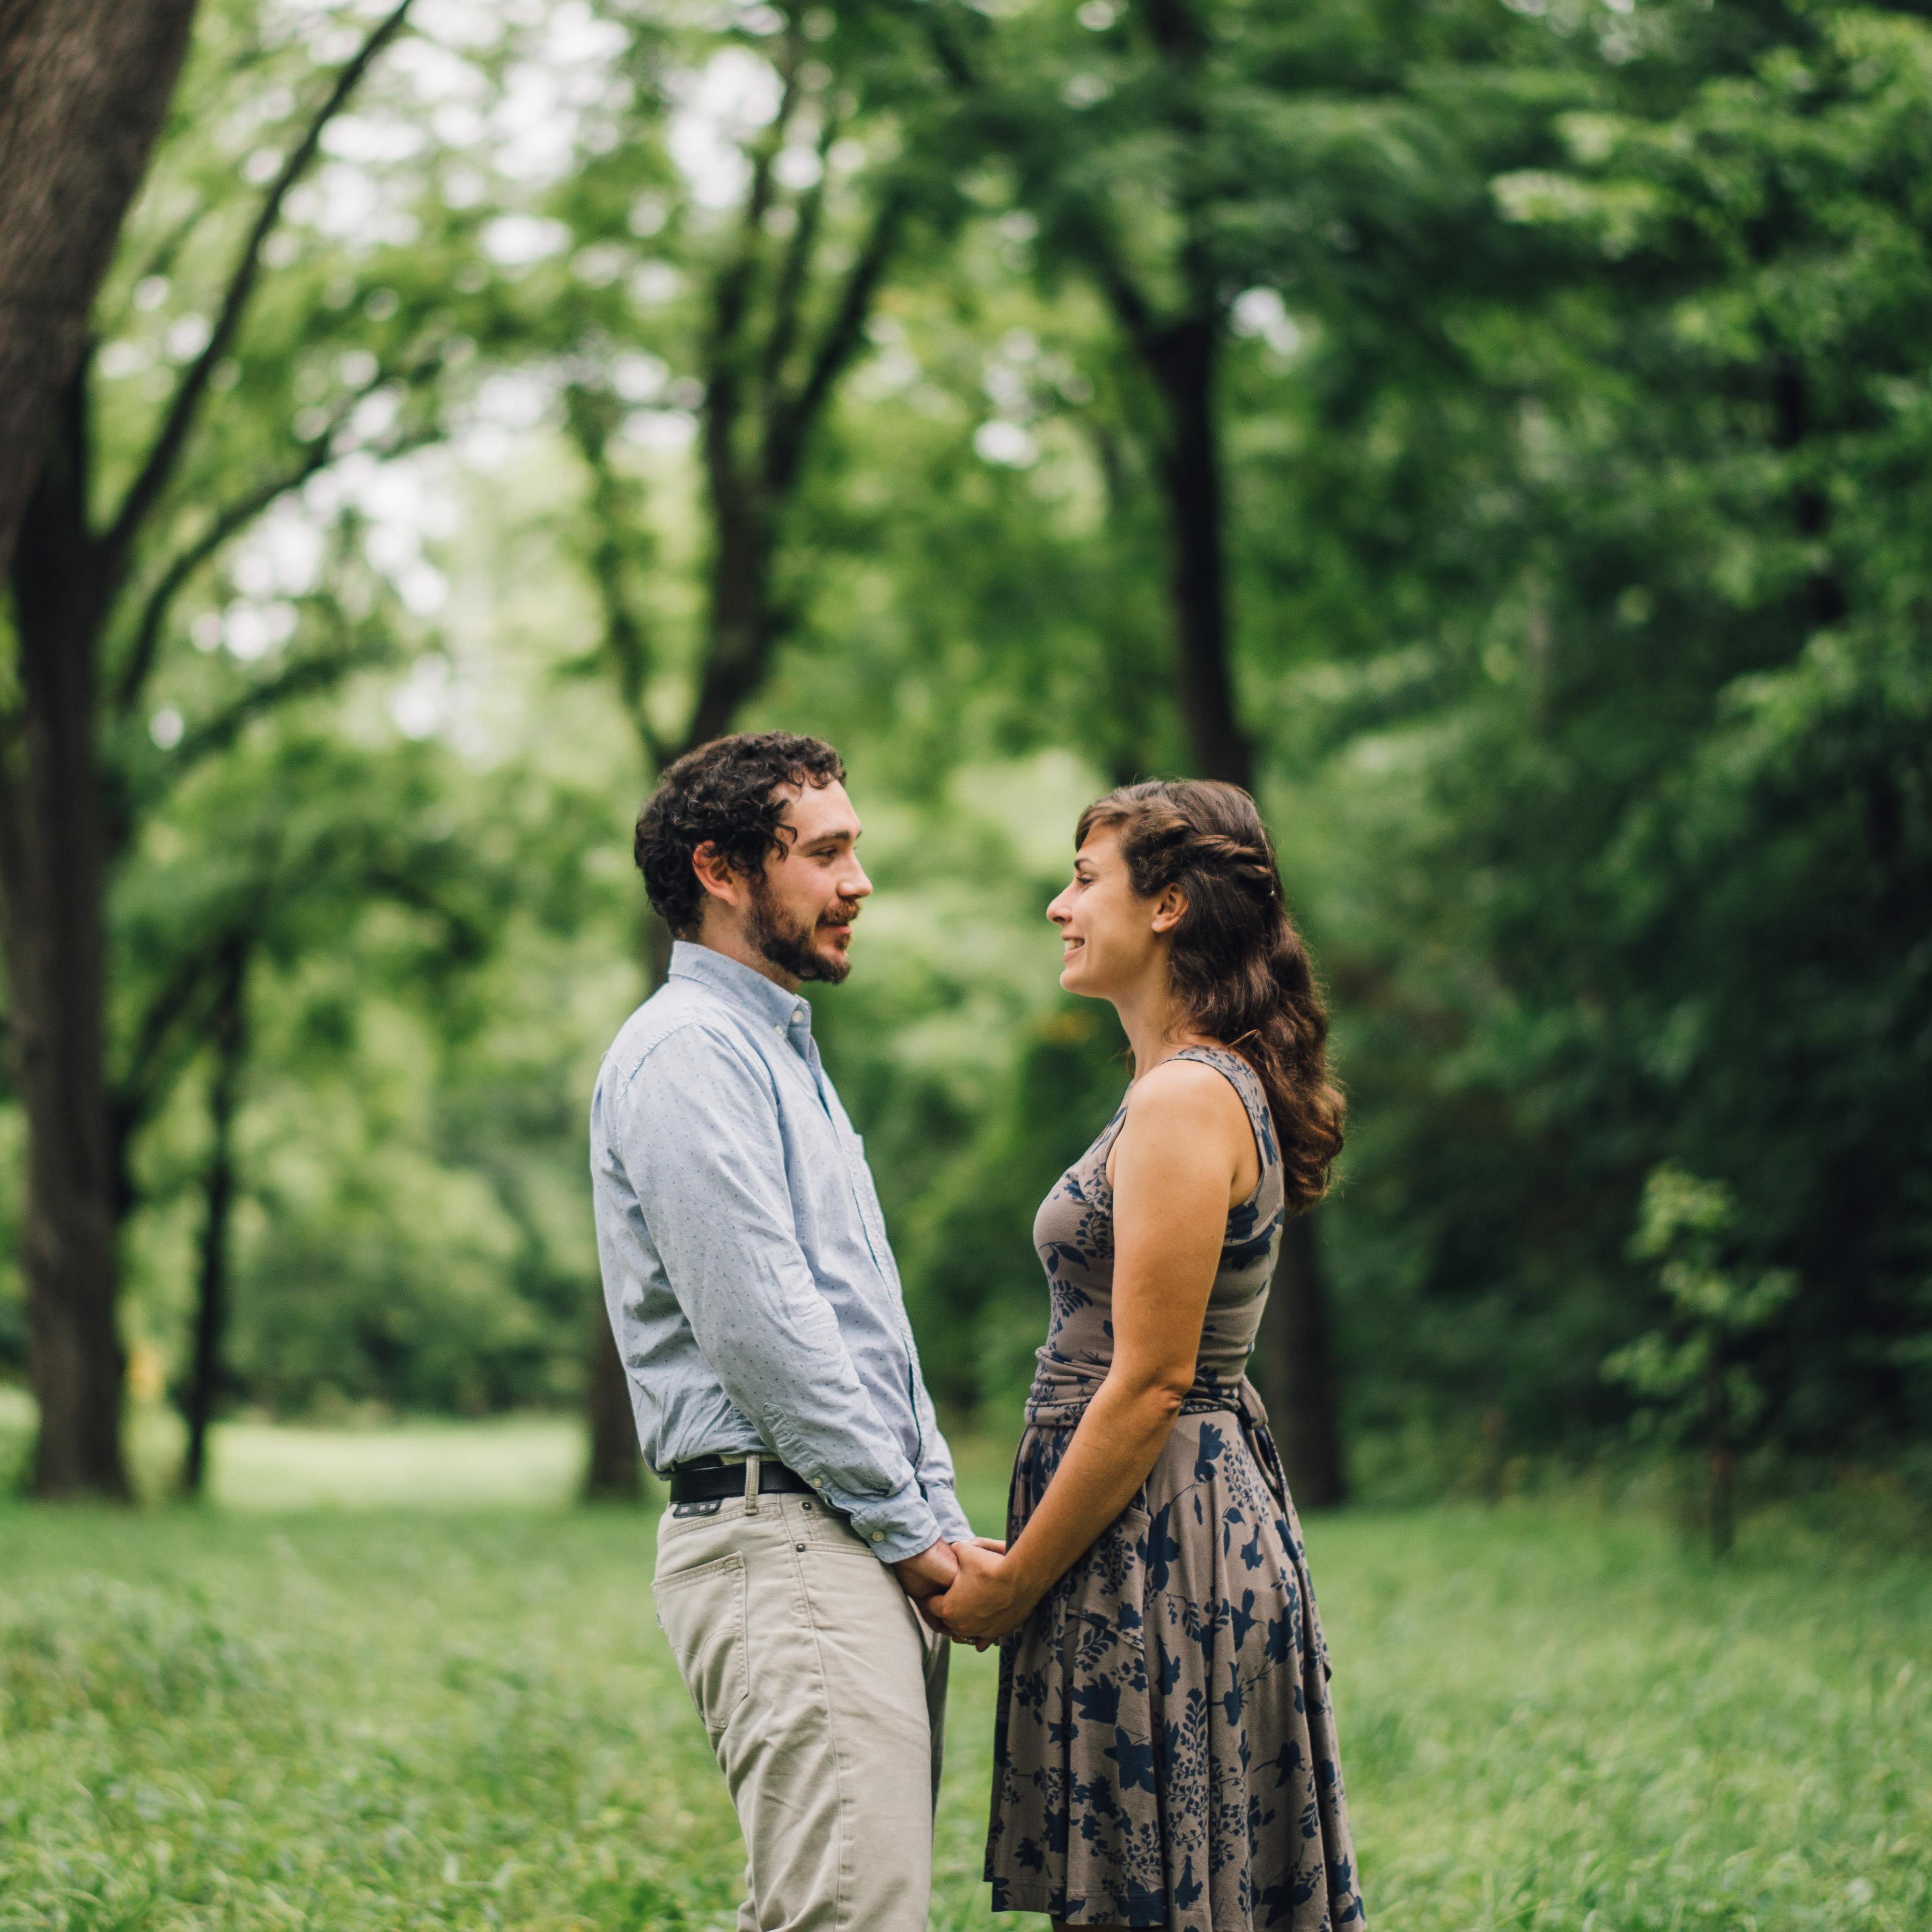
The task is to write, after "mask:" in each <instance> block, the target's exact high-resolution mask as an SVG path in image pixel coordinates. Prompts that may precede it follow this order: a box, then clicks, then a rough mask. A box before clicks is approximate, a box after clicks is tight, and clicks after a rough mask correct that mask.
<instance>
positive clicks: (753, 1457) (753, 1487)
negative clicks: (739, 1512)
mask: <svg viewBox="0 0 1932 1932" xmlns="http://www.w3.org/2000/svg"><path fill="white" fill-rule="evenodd" d="M757 1513H758V1457H757V1452H756V1451H754V1452H753V1453H752V1454H750V1455H748V1456H747V1457H745V1514H746V1515H747V1516H756V1515H757Z"/></svg>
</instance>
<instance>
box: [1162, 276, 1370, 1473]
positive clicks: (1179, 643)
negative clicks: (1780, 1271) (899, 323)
mask: <svg viewBox="0 0 1932 1932" xmlns="http://www.w3.org/2000/svg"><path fill="white" fill-rule="evenodd" d="M1219 357H1220V324H1219V322H1218V320H1216V319H1215V318H1214V317H1212V316H1211V315H1202V316H1195V317H1189V318H1187V319H1186V320H1183V321H1181V322H1178V323H1175V324H1173V325H1172V326H1169V327H1168V328H1167V329H1164V330H1163V331H1162V332H1161V333H1160V338H1159V341H1158V343H1157V345H1156V346H1155V347H1154V350H1153V353H1152V354H1151V356H1149V358H1148V359H1149V362H1150V365H1151V368H1150V373H1151V374H1152V375H1153V377H1154V380H1155V383H1156V384H1157V386H1158V387H1159V389H1160V393H1161V396H1162V399H1163V403H1164V404H1165V407H1166V418H1167V422H1166V430H1167V439H1166V448H1165V449H1164V450H1163V452H1162V462H1161V472H1162V482H1163V498H1164V499H1165V508H1166V517H1167V527H1168V588H1169V598H1170V601H1171V602H1172V606H1173V611H1174V634H1175V690H1176V693H1177V695H1178V699H1179V702H1180V707H1181V719H1182V722H1183V724H1184V725H1185V727H1187V737H1188V743H1189V745H1190V748H1191V749H1192V751H1193V761H1194V765H1195V768H1196V770H1197V771H1198V772H1199V774H1200V775H1201V776H1202V777H1203V778H1219V779H1221V780H1222V781H1224V782H1225V783H1227V784H1238V785H1239V786H1241V788H1242V789H1243V790H1244V791H1249V792H1252V791H1253V790H1254V786H1255V769H1254V752H1253V747H1252V746H1251V745H1250V743H1249V742H1248V739H1247V736H1246V734H1245V733H1244V732H1243V731H1242V730H1241V724H1240V721H1239V719H1238V717H1237V715H1236V713H1235V693H1234V679H1233V676H1232V670H1231V668H1230V655H1231V654H1230V652H1229V640H1228V634H1229V618H1228V594H1227V580H1228V573H1227V558H1226V547H1225V541H1224V531H1225V517H1226V512H1225V493H1224V491H1223V487H1222V466H1221V451H1220V435H1219V430H1218V416H1217V410H1216V398H1215V388H1216V380H1215V379H1216V374H1217V363H1218V362H1219ZM1258 1354H1259V1362H1258V1367H1259V1369H1260V1371H1261V1374H1260V1380H1261V1382H1262V1385H1263V1386H1262V1393H1263V1394H1264V1396H1265V1397H1266V1399H1267V1400H1268V1403H1269V1404H1270V1406H1271V1408H1272V1409H1273V1410H1274V1416H1275V1421H1276V1423H1277V1428H1278V1430H1279V1433H1280V1445H1281V1453H1282V1461H1283V1466H1284V1467H1285V1468H1286V1470H1287V1472H1288V1480H1289V1487H1291V1488H1292V1490H1293V1491H1294V1493H1295V1502H1296V1504H1297V1505H1298V1507H1299V1508H1301V1509H1304V1510H1319V1509H1327V1508H1332V1507H1333V1506H1334V1505H1336V1504H1337V1503H1339V1502H1341V1501H1342V1500H1343V1498H1344V1496H1346V1494H1347V1481H1346V1472H1345V1469H1344V1465H1343V1456H1342V1425H1341V1414H1340V1403H1339V1401H1338V1400H1337V1385H1338V1377H1337V1370H1336V1363H1335V1354H1334V1342H1333V1339H1332V1337H1331V1332H1330V1325H1329V1319H1328V1288H1327V1285H1326V1283H1325V1281H1324V1280H1323V1278H1322V1265H1321V1255H1320V1250H1319V1247H1318V1245H1317V1243H1316V1233H1315V1226H1314V1223H1313V1220H1312V1219H1311V1218H1310V1217H1308V1216H1306V1215H1304V1216H1301V1217H1298V1219H1296V1220H1293V1221H1291V1222H1290V1223H1289V1224H1288V1226H1287V1229H1286V1231H1285V1232H1284V1233H1283V1237H1282V1244H1281V1258H1280V1260H1279V1261H1278V1262H1277V1263H1276V1265H1275V1272H1274V1286H1273V1290H1272V1292H1271V1294H1270V1295H1269V1297H1268V1313H1267V1314H1266V1316H1265V1317H1264V1318H1263V1320H1262V1332H1261V1336H1260V1338H1259V1350H1258Z"/></svg>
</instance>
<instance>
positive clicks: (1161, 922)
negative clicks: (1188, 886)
mask: <svg viewBox="0 0 1932 1932" xmlns="http://www.w3.org/2000/svg"><path fill="white" fill-rule="evenodd" d="M1186 917H1187V894H1186V893H1185V892H1183V891H1182V890H1181V888H1180V887H1179V886H1168V887H1166V889H1164V890H1163V892H1162V893H1161V895H1160V898H1157V899H1156V900H1155V901H1154V931H1155V932H1172V931H1173V930H1174V929H1175V927H1176V926H1178V925H1179V924H1180V923H1181V921H1182V920H1183V919H1185V918H1186Z"/></svg>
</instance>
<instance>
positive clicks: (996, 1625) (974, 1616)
mask: <svg viewBox="0 0 1932 1932" xmlns="http://www.w3.org/2000/svg"><path fill="white" fill-rule="evenodd" d="M1005 1548H1006V1546H1005V1545H1004V1544H998V1543H995V1542H993V1541H992V1539H991V1538H986V1537H977V1538H974V1541H972V1542H971V1543H962V1544H954V1546H953V1550H954V1553H955V1554H956V1556H958V1557H959V1575H958V1577H956V1578H955V1579H954V1580H953V1585H952V1587H951V1588H950V1589H947V1590H945V1591H943V1592H941V1594H940V1595H938V1596H936V1597H929V1598H927V1599H926V1601H925V1603H924V1604H922V1605H921V1606H920V1607H921V1608H922V1610H926V1611H928V1612H929V1613H930V1614H931V1616H932V1618H933V1619H935V1621H936V1622H938V1624H939V1625H940V1626H941V1628H943V1629H944V1631H945V1632H946V1634H947V1636H949V1637H951V1638H953V1640H954V1641H955V1642H956V1643H970V1644H971V1645H973V1646H975V1648H977V1649H980V1650H984V1649H986V1646H987V1645H989V1643H998V1642H999V1640H1001V1637H1004V1636H1006V1635H1007V1634H1008V1633H1009V1632H1010V1631H1016V1630H1018V1629H1019V1627H1020V1625H1022V1624H1023V1623H1025V1622H1026V1620H1027V1618H1028V1615H1029V1614H1030V1613H1031V1611H1032V1609H1033V1607H1034V1598H1032V1597H1031V1595H1029V1594H1028V1592H1027V1591H1026V1590H1025V1587H1024V1586H1023V1585H1022V1583H1021V1580H1020V1578H1019V1575H1018V1574H1017V1573H1016V1571H1015V1569H1014V1567H1013V1564H1012V1562H1010V1560H1009V1559H1008V1558H1007V1556H1006V1555H1005V1554H1004V1551H1005Z"/></svg>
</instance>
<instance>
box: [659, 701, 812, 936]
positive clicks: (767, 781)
mask: <svg viewBox="0 0 1932 1932" xmlns="http://www.w3.org/2000/svg"><path fill="white" fill-rule="evenodd" d="M844 781H845V763H844V760H843V759H841V757H839V755H838V753H837V752H836V751H834V750H833V749H832V747H831V746H830V745H828V744H827V743H826V742H825V740H824V739H823V738H802V737H799V736H797V735H796V734H795V733H792V732H790V731H739V732H736V733H733V735H732V736H730V737H728V738H714V739H712V740H711V742H710V743H709V744H708V745H699V746H698V748H697V750H696V751H687V752H685V754H684V756H683V757H681V758H679V760H677V761H676V763H674V764H673V765H672V766H670V768H669V769H667V771H666V772H665V773H664V776H663V777H662V778H661V779H659V780H658V787H657V790H655V791H654V792H652V793H651V795H650V796H649V798H647V799H646V800H645V801H644V808H643V811H641V812H640V813H639V814H637V837H636V838H635V840H634V841H633V843H632V845H631V852H632V854H633V856H634V857H635V858H636V859H637V870H638V871H640V872H641V873H643V875H644V891H645V892H646V895H648V897H649V899H650V902H651V904H652V907H653V908H654V909H655V910H656V912H657V913H658V916H659V917H660V918H661V919H663V921H664V923H665V925H667V926H669V927H670V929H671V931H672V932H673V933H675V934H676V935H677V937H678V938H679V939H694V938H697V929H698V924H699V915H700V912H701V910H702V909H703V903H704V888H703V886H700V884H699V883H697V874H696V873H695V872H694V871H692V870H691V854H692V853H694V852H695V851H696V850H697V848H698V847H699V846H700V845H702V844H706V842H707V841H708V842H709V844H712V845H714V846H715V847H717V849H718V853H719V856H721V857H722V858H724V859H726V860H727V862H729V863H730V867H731V869H732V870H733V871H734V872H738V873H741V874H743V875H744V876H745V877H747V878H756V877H759V876H760V875H761V874H763V871H764V869H765V862H766V859H769V858H771V857H772V856H774V855H775V854H777V853H782V852H783V851H784V849H785V845H784V839H783V838H782V837H781V835H780V834H779V831H778V820H779V818H780V817H781V815H782V814H783V812H784V808H785V800H784V799H783V798H782V797H781V796H779V795H778V787H780V786H781V785H796V786H799V787H804V786H805V785H828V784H844Z"/></svg>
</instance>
